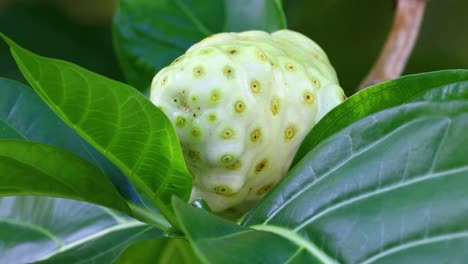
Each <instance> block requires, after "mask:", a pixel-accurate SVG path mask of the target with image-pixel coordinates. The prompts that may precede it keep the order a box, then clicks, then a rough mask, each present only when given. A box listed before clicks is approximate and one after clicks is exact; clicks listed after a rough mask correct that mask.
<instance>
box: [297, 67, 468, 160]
mask: <svg viewBox="0 0 468 264" xmlns="http://www.w3.org/2000/svg"><path fill="white" fill-rule="evenodd" d="M467 80H468V70H445V71H438V72H430V73H422V74H415V75H408V76H404V77H401V78H398V79H394V80H391V81H388V82H384V83H381V84H377V85H374V86H372V87H369V88H366V89H365V90H363V91H361V92H359V93H357V94H355V95H353V96H351V97H350V98H348V99H347V100H346V101H345V102H343V103H342V104H340V105H338V106H337V107H335V108H334V109H332V110H331V111H330V112H329V113H328V114H327V115H325V116H324V117H323V118H322V119H321V120H320V121H319V122H318V123H317V125H315V126H314V127H313V128H312V130H311V131H310V132H309V133H308V134H307V136H306V137H305V138H304V141H303V142H302V144H301V146H300V147H299V150H298V151H297V153H296V156H295V157H294V160H293V162H292V163H291V166H290V167H291V168H292V167H293V166H294V165H296V164H297V163H298V162H299V161H300V160H301V159H302V158H303V157H304V156H305V155H306V154H307V153H308V152H309V151H310V150H311V149H313V148H314V147H315V146H316V145H317V144H319V143H320V142H321V141H323V140H324V139H326V138H327V137H329V136H331V135H333V134H335V133H336V132H338V131H340V130H341V129H343V128H345V127H346V126H348V125H350V124H352V123H354V122H355V121H357V120H359V119H362V118H364V117H366V116H368V115H370V114H373V113H376V112H378V111H381V110H384V109H388V108H391V107H394V106H397V105H401V104H404V103H406V102H408V101H411V100H412V98H414V97H417V96H419V95H421V94H424V93H425V92H426V91H429V90H431V89H433V88H437V87H440V86H443V85H448V84H451V83H456V82H461V81H467Z"/></svg>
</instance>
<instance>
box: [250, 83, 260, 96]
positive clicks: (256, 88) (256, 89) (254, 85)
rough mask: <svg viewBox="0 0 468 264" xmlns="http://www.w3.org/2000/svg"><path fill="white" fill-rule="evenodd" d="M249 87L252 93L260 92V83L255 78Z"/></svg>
mask: <svg viewBox="0 0 468 264" xmlns="http://www.w3.org/2000/svg"><path fill="white" fill-rule="evenodd" d="M250 88H251V89H252V92H253V93H256V94H258V93H259V92H260V83H259V82H258V81H256V80H254V81H252V83H250Z"/></svg>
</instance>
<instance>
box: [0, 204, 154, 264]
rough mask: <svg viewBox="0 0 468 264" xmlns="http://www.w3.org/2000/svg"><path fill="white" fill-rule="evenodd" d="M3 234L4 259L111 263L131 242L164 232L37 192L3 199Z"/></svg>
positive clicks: (0, 251) (0, 247)
mask: <svg viewBox="0 0 468 264" xmlns="http://www.w3.org/2000/svg"><path fill="white" fill-rule="evenodd" d="M0 233H1V234H2V239H1V241H2V243H0V256H2V263H4V264H10V263H11V264H16V263H31V262H34V263H78V262H81V263H113V260H114V259H116V258H117V256H118V255H119V254H120V253H121V252H122V251H123V250H124V249H125V248H126V247H127V246H128V245H130V244H132V243H134V242H136V241H139V240H142V239H150V238H157V237H160V236H161V232H160V231H158V230H156V228H154V227H151V226H148V225H146V224H143V223H140V222H137V221H135V220H133V219H131V218H129V217H126V216H124V215H121V214H119V213H118V212H114V211H111V210H109V209H106V208H103V207H99V206H96V205H92V204H88V203H83V202H78V201H73V200H67V199H60V198H51V197H33V196H18V197H5V198H0ZM39 260H44V261H41V262H38V261H39Z"/></svg>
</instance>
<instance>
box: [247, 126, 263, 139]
mask: <svg viewBox="0 0 468 264" xmlns="http://www.w3.org/2000/svg"><path fill="white" fill-rule="evenodd" d="M261 137H262V130H261V129H260V128H257V129H254V130H253V131H252V132H251V133H250V141H252V142H257V141H258V140H260V138H261Z"/></svg>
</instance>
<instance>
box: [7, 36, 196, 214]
mask: <svg viewBox="0 0 468 264" xmlns="http://www.w3.org/2000/svg"><path fill="white" fill-rule="evenodd" d="M3 38H4V40H5V41H6V42H7V43H8V45H9V46H10V49H11V52H12V54H13V57H14V58H15V60H16V62H17V63H18V66H19V67H20V70H21V71H22V73H23V74H24V76H25V78H26V79H27V80H28V82H29V83H30V84H31V86H32V87H33V88H34V90H35V91H36V92H37V93H38V94H39V95H40V96H41V98H42V99H43V100H44V101H45V102H46V103H47V104H48V105H49V107H50V108H52V110H53V111H54V112H55V113H57V114H58V115H59V116H60V117H61V118H62V119H63V120H64V121H65V123H67V124H68V125H69V126H70V127H72V128H73V129H74V130H75V131H76V132H78V134H79V135H80V136H82V137H83V138H84V139H85V140H86V141H88V142H89V143H90V144H91V145H92V146H93V147H95V148H96V149H97V150H98V151H100V152H101V153H102V154H103V155H104V156H106V157H107V158H108V159H109V160H111V161H112V162H113V163H114V164H115V165H117V167H118V168H119V169H121V170H122V171H123V172H124V173H125V175H127V176H128V177H129V178H130V180H131V181H132V183H133V184H134V185H135V186H136V187H137V188H139V189H141V190H142V191H143V192H144V193H145V194H147V195H148V196H149V198H150V199H151V200H152V201H153V203H154V204H155V205H156V206H157V207H158V209H160V210H161V212H162V213H163V214H164V215H165V217H166V218H168V220H171V215H172V214H171V212H170V209H169V206H170V199H171V197H172V195H176V196H179V197H181V198H182V199H185V200H187V199H188V197H189V195H190V191H191V177H190V174H189V173H188V170H187V168H186V166H185V163H184V159H183V156H182V150H181V148H180V144H179V142H178V138H177V135H176V133H175V130H174V128H173V127H172V125H171V123H170V121H169V120H168V119H167V117H166V116H165V115H164V113H163V112H162V111H160V110H159V109H158V108H156V107H155V106H154V105H153V104H152V103H151V102H150V101H148V100H147V99H146V98H145V97H144V96H143V95H141V94H140V93H139V92H138V91H136V90H135V89H133V88H131V87H129V86H127V85H125V84H122V83H119V82H116V81H113V80H110V79H107V78H105V77H103V76H100V75H98V74H95V73H93V72H89V71H87V70H85V69H83V68H80V67H78V66H76V65H73V64H71V63H68V62H64V61H60V60H54V59H48V58H43V57H40V56H38V55H35V54H33V53H31V52H29V51H27V50H25V49H23V48H21V47H19V46H18V45H16V44H15V43H14V42H13V41H11V40H9V39H8V38H7V37H5V36H3Z"/></svg>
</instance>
